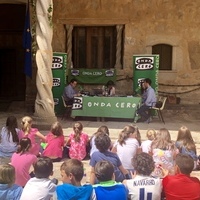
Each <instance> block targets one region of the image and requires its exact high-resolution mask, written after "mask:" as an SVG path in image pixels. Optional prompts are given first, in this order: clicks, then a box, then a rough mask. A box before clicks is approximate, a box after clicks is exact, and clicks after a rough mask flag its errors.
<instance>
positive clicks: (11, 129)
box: [6, 116, 19, 143]
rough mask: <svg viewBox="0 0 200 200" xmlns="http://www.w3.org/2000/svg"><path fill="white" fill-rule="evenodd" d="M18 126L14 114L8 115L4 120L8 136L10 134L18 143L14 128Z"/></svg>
mask: <svg viewBox="0 0 200 200" xmlns="http://www.w3.org/2000/svg"><path fill="white" fill-rule="evenodd" d="M17 127H18V124H17V118H16V117H15V116H9V117H8V118H7V120H6V128H7V130H8V138H10V135H12V139H13V142H15V143H18V142H19V138H18V135H17V131H16V128H17Z"/></svg>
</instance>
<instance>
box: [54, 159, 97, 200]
mask: <svg viewBox="0 0 200 200" xmlns="http://www.w3.org/2000/svg"><path fill="white" fill-rule="evenodd" d="M60 171H61V177H62V182H63V184H62V185H58V186H57V188H56V193H57V197H58V199H59V200H70V199H81V200H90V199H91V200H93V199H94V200H95V199H96V196H95V193H94V192H93V188H92V186H91V185H83V186H81V180H82V178H83V175H84V169H83V163H82V162H81V161H79V160H77V159H68V160H66V161H64V162H63V163H62V165H61V167H60Z"/></svg>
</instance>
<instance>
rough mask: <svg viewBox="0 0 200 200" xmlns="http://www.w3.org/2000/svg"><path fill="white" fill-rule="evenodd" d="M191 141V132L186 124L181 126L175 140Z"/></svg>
mask: <svg viewBox="0 0 200 200" xmlns="http://www.w3.org/2000/svg"><path fill="white" fill-rule="evenodd" d="M183 140H187V141H189V140H190V141H193V138H192V134H191V132H190V130H189V129H188V128H187V127H186V126H181V127H180V129H179V130H178V135H177V141H183Z"/></svg>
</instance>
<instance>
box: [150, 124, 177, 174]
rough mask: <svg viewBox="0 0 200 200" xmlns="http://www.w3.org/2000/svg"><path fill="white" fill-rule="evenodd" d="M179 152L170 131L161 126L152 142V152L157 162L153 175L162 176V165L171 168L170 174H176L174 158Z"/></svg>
mask: <svg viewBox="0 0 200 200" xmlns="http://www.w3.org/2000/svg"><path fill="white" fill-rule="evenodd" d="M177 153H178V150H177V148H176V146H175V145H174V143H173V142H172V140H171V136H170V133H169V131H168V130H167V129H166V128H161V129H160V130H159V131H158V132H157V134H156V138H155V140H154V141H153V142H152V144H151V152H150V154H151V155H152V156H153V160H154V162H155V170H154V172H153V176H158V177H162V171H161V170H160V166H162V168H164V169H167V170H169V173H170V174H174V165H175V162H174V160H175V157H176V155H177Z"/></svg>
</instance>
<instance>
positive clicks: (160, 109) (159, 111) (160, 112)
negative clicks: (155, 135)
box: [150, 96, 167, 124]
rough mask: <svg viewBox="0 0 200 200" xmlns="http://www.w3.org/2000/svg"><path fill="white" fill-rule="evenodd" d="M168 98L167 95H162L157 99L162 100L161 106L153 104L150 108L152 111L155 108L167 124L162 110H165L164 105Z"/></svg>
mask: <svg viewBox="0 0 200 200" xmlns="http://www.w3.org/2000/svg"><path fill="white" fill-rule="evenodd" d="M166 100H167V97H163V96H160V97H159V98H158V101H157V102H162V105H161V107H160V108H158V107H156V106H153V107H151V108H150V112H151V111H152V110H155V111H156V112H157V114H158V117H159V119H160V120H161V121H162V122H163V123H164V124H165V121H164V118H163V115H162V110H163V109H164V107H165V103H166Z"/></svg>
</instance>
